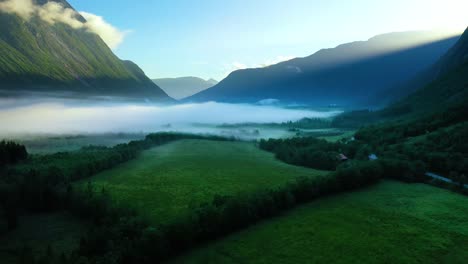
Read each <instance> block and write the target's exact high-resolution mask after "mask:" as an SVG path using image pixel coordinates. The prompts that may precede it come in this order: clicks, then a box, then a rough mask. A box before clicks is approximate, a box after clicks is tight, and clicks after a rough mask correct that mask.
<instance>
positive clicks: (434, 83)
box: [333, 28, 468, 127]
mask: <svg viewBox="0 0 468 264" xmlns="http://www.w3.org/2000/svg"><path fill="white" fill-rule="evenodd" d="M410 84H413V85H415V86H414V87H410V86H409V85H410ZM403 88H407V89H411V91H413V92H412V93H410V92H408V91H406V92H408V93H410V95H408V96H406V97H404V98H403V99H400V100H399V101H397V102H394V103H391V104H390V105H389V106H387V107H386V108H384V109H382V110H379V111H375V112H371V111H367V110H366V111H355V112H348V113H344V114H342V115H340V116H338V117H336V118H335V120H334V121H333V125H334V126H336V127H361V126H363V125H366V124H370V123H375V122H379V121H380V122H382V121H386V120H392V119H402V120H404V119H410V120H412V119H415V118H420V117H421V116H422V117H426V116H427V115H429V116H431V115H434V114H437V115H441V116H445V117H446V118H447V117H448V116H451V115H461V116H464V115H465V114H464V113H462V112H463V111H466V109H467V105H468V28H467V30H465V32H464V33H463V35H462V36H461V37H460V39H459V41H458V42H457V43H456V44H455V45H454V46H453V47H452V48H451V49H450V50H449V51H448V52H447V53H446V54H445V55H444V56H442V57H441V58H440V59H439V60H438V61H437V62H436V63H434V64H433V65H432V66H431V67H430V68H429V69H428V70H426V71H424V72H423V73H422V74H420V75H418V76H417V77H416V78H415V79H414V80H412V81H410V82H408V83H406V84H405V86H403ZM450 109H451V110H450ZM454 109H456V110H454ZM456 111H458V112H459V113H455V112H456ZM440 113H443V114H440ZM439 119H444V118H439Z"/></svg>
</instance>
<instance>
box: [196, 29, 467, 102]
mask: <svg viewBox="0 0 468 264" xmlns="http://www.w3.org/2000/svg"><path fill="white" fill-rule="evenodd" d="M434 34H435V33H434V32H403V33H390V34H385V35H380V36H377V37H374V38H371V39H370V40H368V41H361V42H354V43H348V44H344V45H340V46H338V47H336V48H334V49H326V50H321V51H319V52H317V53H315V54H313V55H311V56H309V57H306V58H297V59H293V60H290V61H286V62H282V63H279V64H276V65H272V66H270V67H266V68H258V69H246V70H240V71H235V72H233V73H231V74H230V75H229V76H228V77H227V78H226V79H224V80H223V81H221V82H220V83H219V84H218V85H215V86H214V87H212V88H210V89H207V90H206V91H203V92H201V93H199V94H196V95H195V96H192V97H189V98H188V99H187V100H188V101H209V100H215V101H227V102H257V101H259V100H262V99H266V98H274V99H280V100H281V101H283V102H290V103H307V104H314V105H328V104H339V105H345V106H354V105H359V104H363V103H368V101H369V98H373V97H372V96H373V95H374V94H378V93H379V92H381V91H385V90H386V89H389V88H390V87H395V86H396V85H397V84H400V83H403V82H405V81H408V80H409V79H411V78H413V77H414V76H415V75H416V74H417V73H418V72H420V71H422V70H424V69H425V68H427V67H429V66H430V65H432V64H433V63H434V62H436V60H437V59H439V58H440V56H442V55H443V54H444V53H445V52H446V51H447V50H448V49H449V48H450V47H451V46H453V45H454V44H455V42H456V41H457V39H458V37H450V38H447V37H445V38H444V37H442V36H439V38H437V37H434V36H435V35H434ZM371 103H372V102H371Z"/></svg>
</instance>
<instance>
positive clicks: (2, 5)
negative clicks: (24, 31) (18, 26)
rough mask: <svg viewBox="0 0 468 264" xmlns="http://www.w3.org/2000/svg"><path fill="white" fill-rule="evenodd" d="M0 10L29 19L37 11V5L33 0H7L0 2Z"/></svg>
mask: <svg viewBox="0 0 468 264" xmlns="http://www.w3.org/2000/svg"><path fill="white" fill-rule="evenodd" d="M0 11H3V12H6V13H10V14H17V15H18V16H20V17H22V18H24V19H29V18H30V17H31V16H32V15H33V13H34V12H35V6H34V4H33V3H32V1H31V0H7V1H4V2H0Z"/></svg>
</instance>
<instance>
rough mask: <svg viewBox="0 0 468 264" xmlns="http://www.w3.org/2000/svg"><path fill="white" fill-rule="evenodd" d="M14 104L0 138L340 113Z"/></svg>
mask: <svg viewBox="0 0 468 264" xmlns="http://www.w3.org/2000/svg"><path fill="white" fill-rule="evenodd" d="M4 102H6V101H0V103H4ZM15 102H16V101H14V100H11V101H10V104H9V106H6V105H5V104H4V107H3V109H1V111H0V123H2V125H3V129H2V131H0V136H11V135H15V134H18V135H24V134H26V135H34V134H83V133H84V134H86V133H119V132H122V133H151V132H158V131H181V132H195V133H210V131H211V132H213V130H212V129H211V128H210V129H208V127H209V126H215V125H221V124H241V123H281V122H287V121H297V120H299V119H302V118H306V117H308V118H329V117H332V116H334V115H336V114H339V113H340V111H336V110H330V111H313V110H307V109H287V108H281V107H276V106H264V105H263V106H260V105H252V104H226V103H216V102H207V103H200V104H177V105H166V106H163V105H158V104H150V103H146V104H144V103H142V104H136V103H111V102H107V103H102V102H101V103H100V102H96V101H86V100H85V101H78V100H61V99H42V100H41V102H38V101H30V102H28V101H24V100H23V101H22V103H21V104H18V103H15ZM252 113H255V114H252ZM200 125H204V126H206V127H205V128H203V126H200ZM213 133H214V134H217V133H216V131H215V132H213Z"/></svg>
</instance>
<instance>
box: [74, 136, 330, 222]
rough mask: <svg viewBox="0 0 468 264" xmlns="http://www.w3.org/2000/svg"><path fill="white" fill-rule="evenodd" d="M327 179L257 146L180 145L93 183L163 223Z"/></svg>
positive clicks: (158, 149) (204, 142)
mask: <svg viewBox="0 0 468 264" xmlns="http://www.w3.org/2000/svg"><path fill="white" fill-rule="evenodd" d="M323 174H324V172H322V171H317V170H313V169H308V168H302V167H297V166H292V165H288V164H285V163H283V162H281V161H278V160H276V159H275V158H274V156H273V155H272V154H271V153H268V152H265V151H262V150H260V149H258V148H257V147H256V146H255V145H254V144H253V143H247V142H219V141H209V140H180V141H177V142H173V143H169V144H167V145H164V146H161V147H156V148H153V149H150V150H147V151H145V152H143V153H142V154H141V155H140V157H138V158H137V159H135V160H132V161H130V162H127V163H125V164H123V165H121V166H117V167H115V168H114V169H111V170H108V171H105V172H103V173H101V174H98V175H96V176H95V177H93V178H91V179H90V181H91V182H92V184H93V187H94V188H95V190H96V191H100V190H101V189H102V188H105V189H106V190H107V191H108V192H109V193H110V195H111V197H112V198H113V200H115V201H116V202H118V203H121V204H123V205H124V206H130V207H133V208H136V209H137V210H138V211H139V213H141V214H142V215H144V216H146V217H149V219H151V220H152V222H153V223H155V224H160V223H168V222H171V221H172V220H175V219H177V218H178V217H183V216H185V215H186V214H188V213H189V212H190V208H191V207H195V206H198V205H200V204H201V203H205V202H209V203H211V201H212V200H213V197H214V196H215V195H236V194H238V193H242V192H254V191H257V190H264V189H270V188H274V187H276V186H281V185H284V184H286V183H288V182H289V181H291V180H293V179H295V178H296V177H299V176H309V177H310V176H314V175H323ZM87 182H88V180H86V181H83V182H81V183H80V185H81V186H85V185H86V184H87Z"/></svg>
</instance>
